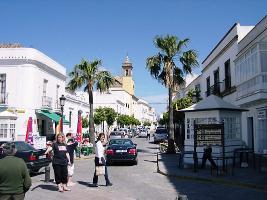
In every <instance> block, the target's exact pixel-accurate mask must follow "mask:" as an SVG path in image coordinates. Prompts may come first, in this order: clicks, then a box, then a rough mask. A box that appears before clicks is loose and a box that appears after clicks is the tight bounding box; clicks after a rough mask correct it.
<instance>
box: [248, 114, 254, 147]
mask: <svg viewBox="0 0 267 200" xmlns="http://www.w3.org/2000/svg"><path fill="white" fill-rule="evenodd" d="M247 120H248V123H247V130H248V147H249V148H250V149H253V150H254V124H253V117H248V119H247Z"/></svg>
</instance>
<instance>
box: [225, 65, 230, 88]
mask: <svg viewBox="0 0 267 200" xmlns="http://www.w3.org/2000/svg"><path fill="white" fill-rule="evenodd" d="M224 74H225V79H224V89H225V90H227V89H230V88H231V69H230V60H227V61H226V62H225V63H224Z"/></svg>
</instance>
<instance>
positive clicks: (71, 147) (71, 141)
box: [66, 133, 78, 186]
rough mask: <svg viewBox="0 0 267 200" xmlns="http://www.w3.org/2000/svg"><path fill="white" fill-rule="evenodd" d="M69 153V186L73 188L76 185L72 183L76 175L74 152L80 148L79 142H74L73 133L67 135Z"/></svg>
mask: <svg viewBox="0 0 267 200" xmlns="http://www.w3.org/2000/svg"><path fill="white" fill-rule="evenodd" d="M66 137H67V151H68V153H69V155H70V165H68V184H67V185H68V186H73V185H75V183H73V182H72V177H73V173H74V150H75V149H76V148H77V146H78V142H77V141H76V142H74V138H73V136H72V134H71V133H67V135H66Z"/></svg>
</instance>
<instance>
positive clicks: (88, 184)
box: [77, 181, 93, 187]
mask: <svg viewBox="0 0 267 200" xmlns="http://www.w3.org/2000/svg"><path fill="white" fill-rule="evenodd" d="M77 183H79V184H80V185H84V186H88V187H92V185H93V183H88V182H85V181H77Z"/></svg>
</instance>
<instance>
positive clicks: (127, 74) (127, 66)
mask: <svg viewBox="0 0 267 200" xmlns="http://www.w3.org/2000/svg"><path fill="white" fill-rule="evenodd" d="M122 70H123V76H122V87H123V89H124V90H125V91H127V92H128V93H130V94H131V95H134V80H133V77H132V70H133V65H132V63H131V62H130V60H129V57H128V55H127V56H126V58H125V61H124V63H122Z"/></svg>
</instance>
